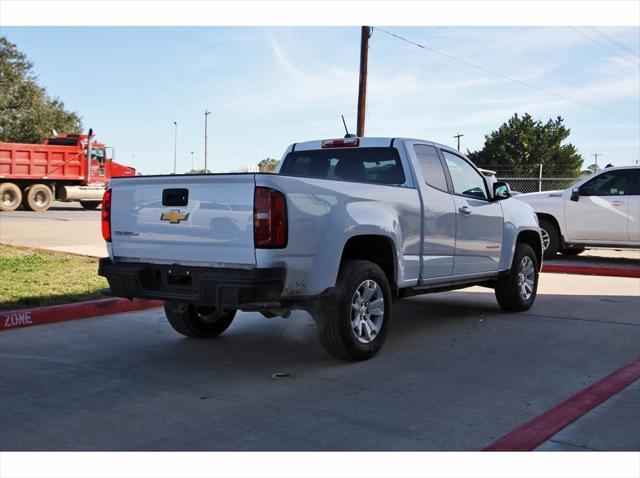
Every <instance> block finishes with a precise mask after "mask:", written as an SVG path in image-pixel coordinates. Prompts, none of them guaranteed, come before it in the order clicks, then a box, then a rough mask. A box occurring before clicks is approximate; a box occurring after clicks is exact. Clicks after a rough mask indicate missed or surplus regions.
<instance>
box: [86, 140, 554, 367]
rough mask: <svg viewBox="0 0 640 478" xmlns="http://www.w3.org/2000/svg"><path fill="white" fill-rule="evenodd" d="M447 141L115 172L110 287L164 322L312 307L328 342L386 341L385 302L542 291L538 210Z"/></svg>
mask: <svg viewBox="0 0 640 478" xmlns="http://www.w3.org/2000/svg"><path fill="white" fill-rule="evenodd" d="M509 196H510V194H509V188H508V185H506V184H505V183H499V182H496V183H493V184H492V186H491V187H489V185H488V182H487V179H486V178H485V177H484V176H483V175H482V174H481V173H480V172H479V171H478V169H477V168H476V167H475V166H474V165H473V164H472V163H471V162H470V161H469V160H468V159H467V158H465V157H464V156H462V155H461V154H460V153H458V152H457V151H455V150H453V149H451V148H448V147H446V146H443V145H439V144H435V143H432V142H429V141H422V140H416V139H401V138H356V137H346V138H340V139H332V140H318V141H308V142H304V143H296V144H293V145H291V146H289V148H288V149H287V151H286V152H285V155H284V157H283V159H282V161H281V163H280V166H279V170H278V172H277V173H276V174H264V173H257V174H254V173H245V174H209V175H183V176H139V177H135V178H116V179H112V180H111V184H110V190H109V191H108V192H107V194H106V195H105V199H104V203H103V209H102V232H103V236H104V237H105V240H106V241H107V247H108V251H109V257H105V258H103V259H102V260H101V261H100V269H99V273H100V274H101V275H103V276H105V277H106V278H107V279H108V281H109V285H110V288H111V292H110V293H111V294H112V295H115V296H120V297H127V298H144V299H160V300H164V301H165V312H166V316H167V318H168V320H169V322H170V323H171V325H172V326H173V327H174V328H175V329H176V330H177V331H178V332H180V333H182V334H184V335H186V336H189V337H215V336H217V335H219V334H221V333H222V332H223V331H224V330H225V329H226V328H227V327H228V326H229V325H230V323H231V321H232V320H233V318H234V316H235V314H236V311H237V310H245V311H259V312H262V314H264V315H265V316H267V317H273V316H277V315H282V316H288V314H289V312H290V311H291V310H293V309H303V310H307V311H308V312H309V313H310V314H311V315H312V316H313V318H314V319H315V321H316V324H317V329H318V332H319V336H320V339H321V341H322V343H323V345H324V346H325V347H326V349H327V350H328V352H329V353H331V354H332V355H334V356H337V357H340V358H344V359H350V360H363V359H366V358H369V357H371V356H373V355H374V354H375V353H376V352H377V351H378V350H379V349H380V347H381V346H382V344H383V342H384V340H385V337H386V335H387V331H388V330H389V323H390V321H391V304H392V302H394V301H396V300H398V299H401V298H403V297H409V296H412V295H417V294H423V293H428V292H439V291H447V290H453V289H459V288H463V287H468V286H472V285H478V284H480V285H484V286H488V287H491V288H494V289H495V294H496V298H497V300H498V304H499V305H500V306H501V307H502V308H503V309H505V310H514V311H522V310H527V309H529V307H531V305H532V304H533V301H534V299H535V297H536V290H537V284H538V272H539V270H540V267H541V263H542V240H541V236H540V229H539V227H538V222H537V219H536V216H535V214H534V212H533V210H532V209H531V207H529V206H528V205H526V204H523V203H521V202H519V201H516V200H515V199H511V198H510V197H509Z"/></svg>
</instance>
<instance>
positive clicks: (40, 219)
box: [0, 201, 107, 257]
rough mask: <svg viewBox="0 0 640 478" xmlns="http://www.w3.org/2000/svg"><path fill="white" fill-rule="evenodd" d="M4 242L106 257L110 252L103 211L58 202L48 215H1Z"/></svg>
mask: <svg viewBox="0 0 640 478" xmlns="http://www.w3.org/2000/svg"><path fill="white" fill-rule="evenodd" d="M0 242H1V243H3V244H11V245H18V246H25V247H35V248H42V249H51V250H54V251H62V252H73V253H75V254H83V255H88V256H95V257H102V256H106V255H107V249H106V247H105V245H104V240H103V239H102V234H101V232H100V208H98V209H97V210H95V211H86V210H84V209H82V207H80V204H79V203H75V202H72V203H62V202H57V201H54V203H53V205H52V206H51V208H50V209H49V210H48V211H45V212H32V211H24V210H22V209H19V210H17V211H12V212H0Z"/></svg>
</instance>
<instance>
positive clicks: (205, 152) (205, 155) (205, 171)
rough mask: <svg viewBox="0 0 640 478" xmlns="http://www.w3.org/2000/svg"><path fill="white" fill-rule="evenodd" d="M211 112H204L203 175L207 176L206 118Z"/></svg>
mask: <svg viewBox="0 0 640 478" xmlns="http://www.w3.org/2000/svg"><path fill="white" fill-rule="evenodd" d="M210 114H211V111H207V110H204V174H207V116H209V115H210Z"/></svg>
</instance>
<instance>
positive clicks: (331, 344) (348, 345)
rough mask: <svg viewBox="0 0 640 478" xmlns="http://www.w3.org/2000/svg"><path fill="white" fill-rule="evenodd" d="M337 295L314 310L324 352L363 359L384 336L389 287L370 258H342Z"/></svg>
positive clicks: (389, 298)
mask: <svg viewBox="0 0 640 478" xmlns="http://www.w3.org/2000/svg"><path fill="white" fill-rule="evenodd" d="M335 290H336V295H335V297H333V298H332V299H329V300H326V301H324V302H323V303H322V304H321V306H320V308H318V309H317V310H315V311H314V312H313V315H314V319H316V323H317V327H318V335H319V336H320V341H321V342H322V345H324V347H325V349H326V350H327V352H329V353H330V354H331V355H333V356H334V357H337V358H341V359H346V360H366V359H368V358H371V357H373V356H374V355H375V354H377V353H378V351H379V350H380V348H381V347H382V344H383V343H384V341H385V338H386V336H387V330H388V329H389V319H390V306H391V288H390V287H389V281H388V280H387V277H386V276H385V274H384V272H383V271H382V269H380V267H378V266H377V265H376V264H374V263H373V262H369V261H345V262H344V263H343V264H342V266H341V267H340V272H339V273H338V280H337V283H336V288H335Z"/></svg>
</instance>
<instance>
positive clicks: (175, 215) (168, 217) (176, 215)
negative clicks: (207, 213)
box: [160, 209, 189, 224]
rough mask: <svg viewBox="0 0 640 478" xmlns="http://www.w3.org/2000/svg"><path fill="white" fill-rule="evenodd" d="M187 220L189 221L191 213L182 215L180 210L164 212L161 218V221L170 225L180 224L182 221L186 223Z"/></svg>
mask: <svg viewBox="0 0 640 478" xmlns="http://www.w3.org/2000/svg"><path fill="white" fill-rule="evenodd" d="M187 219H189V213H186V214H184V213H181V212H180V210H178V209H172V210H171V211H169V212H163V213H162V215H161V216H160V220H161V221H169V223H170V224H178V223H179V222H180V221H186V220H187Z"/></svg>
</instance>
